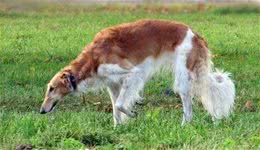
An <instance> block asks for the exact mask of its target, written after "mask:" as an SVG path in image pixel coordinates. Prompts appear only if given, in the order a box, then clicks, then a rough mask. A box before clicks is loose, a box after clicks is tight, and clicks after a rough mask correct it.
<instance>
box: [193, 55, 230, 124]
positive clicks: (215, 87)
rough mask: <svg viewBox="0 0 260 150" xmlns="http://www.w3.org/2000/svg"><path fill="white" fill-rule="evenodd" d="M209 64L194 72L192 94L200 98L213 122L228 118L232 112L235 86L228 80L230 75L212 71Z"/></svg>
mask: <svg viewBox="0 0 260 150" xmlns="http://www.w3.org/2000/svg"><path fill="white" fill-rule="evenodd" d="M209 59H210V57H209ZM209 62H210V61H208V62H207V64H206V65H205V63H204V65H200V67H198V69H197V71H196V76H197V79H196V81H195V82H194V84H193V85H194V86H193V92H194V94H195V95H197V96H199V97H201V102H202V104H203V106H204V108H205V109H206V110H207V111H208V112H209V113H210V115H211V116H212V118H213V120H214V119H221V118H223V117H228V116H229V114H230V113H231V111H232V108H233V105H234V99H235V86H234V83H233V81H232V80H231V79H230V73H228V72H223V71H219V70H217V69H216V71H212V70H211V65H210V63H209Z"/></svg>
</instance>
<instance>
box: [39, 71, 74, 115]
mask: <svg viewBox="0 0 260 150" xmlns="http://www.w3.org/2000/svg"><path fill="white" fill-rule="evenodd" d="M76 88H77V84H76V78H75V76H74V75H73V74H72V73H71V72H69V71H61V72H58V73H57V74H56V75H55V76H54V77H53V78H52V79H51V80H50V82H49V83H48V86H47V91H46V93H45V98H44V101H43V103H42V106H41V109H40V113H41V114H45V113H48V112H51V111H52V110H53V109H54V107H55V106H56V104H57V103H58V102H59V101H60V100H61V99H62V98H63V97H64V96H66V95H67V94H69V93H71V92H73V91H75V90H76Z"/></svg>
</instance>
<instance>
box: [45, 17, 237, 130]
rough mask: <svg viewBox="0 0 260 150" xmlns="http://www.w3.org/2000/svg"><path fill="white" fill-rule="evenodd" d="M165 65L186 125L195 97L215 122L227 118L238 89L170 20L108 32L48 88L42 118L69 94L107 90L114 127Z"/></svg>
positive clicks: (197, 39)
mask: <svg viewBox="0 0 260 150" xmlns="http://www.w3.org/2000/svg"><path fill="white" fill-rule="evenodd" d="M165 66H167V68H168V69H169V70H170V71H172V73H173V77H174V80H175V81H174V91H175V92H177V93H179V94H180V96H181V100H182V103H183V111H184V114H183V121H182V124H184V123H185V122H190V121H191V119H192V97H194V96H198V97H201V102H202V104H203V106H204V107H205V109H206V110H207V111H208V112H209V113H210V114H211V116H212V118H213V119H221V118H223V117H227V116H228V115H229V114H230V112H231V110H232V106H233V104H234V98H235V87H234V84H233V82H232V80H231V79H230V78H229V74H228V73H223V72H220V71H216V72H214V71H213V70H212V69H211V68H212V63H211V60H210V52H209V49H208V46H207V43H206V42H205V40H204V39H203V38H202V37H201V36H199V35H198V34H197V33H196V32H194V31H192V30H191V29H190V28H189V27H188V26H186V25H184V24H182V23H177V22H171V21H162V20H140V21H136V22H133V23H125V24H121V25H117V26H113V27H109V28H106V29H104V30H102V31H101V32H99V33H98V34H97V35H96V36H95V38H94V40H93V42H91V43H90V44H89V45H88V46H86V48H85V49H84V50H83V51H82V53H81V54H80V55H79V56H78V57H77V58H76V59H75V60H74V61H72V62H71V63H70V65H68V66H67V67H65V68H64V69H62V70H61V71H60V72H58V73H57V74H56V75H55V76H54V77H53V78H52V80H51V81H50V82H49V83H48V88H47V91H46V96H45V99H44V102H43V104H42V106H41V110H40V112H41V113H47V112H50V111H52V110H53V108H54V107H55V105H56V104H57V102H58V101H59V100H60V99H61V98H62V97H64V96H65V95H67V94H69V93H72V92H77V91H81V92H84V91H86V90H88V89H91V88H92V87H99V86H101V84H103V85H105V86H107V89H108V92H109V94H110V97H111V101H112V105H113V118H114V123H115V125H116V124H121V123H123V122H125V121H126V120H127V118H129V117H134V116H136V114H135V112H134V111H133V107H134V105H135V104H136V103H138V102H141V101H142V98H141V97H140V96H139V93H140V91H142V90H143V88H144V85H145V83H146V82H147V81H148V80H149V79H150V78H151V76H152V75H153V74H154V73H155V72H156V71H158V70H160V68H162V67H165Z"/></svg>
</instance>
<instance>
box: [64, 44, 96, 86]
mask: <svg viewBox="0 0 260 150" xmlns="http://www.w3.org/2000/svg"><path fill="white" fill-rule="evenodd" d="M97 68H98V60H97V56H94V52H93V47H92V45H88V46H87V47H86V48H85V49H84V50H83V51H82V52H81V54H80V55H79V56H78V57H77V58H76V59H75V60H73V61H72V62H71V63H70V65H69V66H67V67H65V68H64V70H67V71H69V72H71V74H72V75H73V76H74V77H75V80H76V83H77V84H78V83H80V82H81V81H83V80H86V79H87V78H91V77H92V76H93V75H95V74H96V72H97Z"/></svg>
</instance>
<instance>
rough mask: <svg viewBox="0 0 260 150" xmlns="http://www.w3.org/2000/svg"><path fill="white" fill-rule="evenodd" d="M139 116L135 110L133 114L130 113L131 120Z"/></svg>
mask: <svg viewBox="0 0 260 150" xmlns="http://www.w3.org/2000/svg"><path fill="white" fill-rule="evenodd" d="M137 115H138V113H137V112H136V111H134V110H132V111H131V112H130V115H129V116H130V117H131V118H135V117H137Z"/></svg>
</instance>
